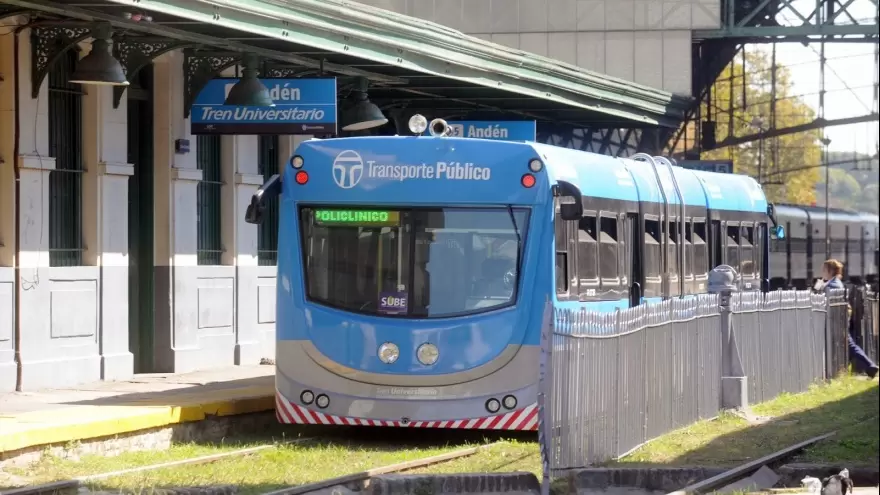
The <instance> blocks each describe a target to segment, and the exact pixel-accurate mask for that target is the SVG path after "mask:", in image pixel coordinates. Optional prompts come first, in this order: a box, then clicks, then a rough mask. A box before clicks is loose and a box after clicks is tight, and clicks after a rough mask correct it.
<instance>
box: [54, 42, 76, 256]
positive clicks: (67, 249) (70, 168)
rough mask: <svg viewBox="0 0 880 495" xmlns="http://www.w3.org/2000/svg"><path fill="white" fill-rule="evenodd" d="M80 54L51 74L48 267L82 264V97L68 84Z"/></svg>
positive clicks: (70, 55) (64, 60) (73, 52)
mask: <svg viewBox="0 0 880 495" xmlns="http://www.w3.org/2000/svg"><path fill="white" fill-rule="evenodd" d="M76 60H77V52H76V50H70V51H68V52H67V53H65V54H64V55H62V56H61V57H60V59H59V60H58V61H57V62H56V63H55V64H54V66H53V68H52V70H51V71H50V72H49V154H50V155H51V156H53V157H55V170H53V171H51V172H49V265H50V266H80V265H82V264H83V238H82V177H83V172H84V171H85V170H84V167H83V159H82V144H83V138H82V95H83V91H82V88H81V87H80V85H79V84H73V83H70V82H68V79H70V75H71V74H72V73H73V70H74V66H75V65H76Z"/></svg>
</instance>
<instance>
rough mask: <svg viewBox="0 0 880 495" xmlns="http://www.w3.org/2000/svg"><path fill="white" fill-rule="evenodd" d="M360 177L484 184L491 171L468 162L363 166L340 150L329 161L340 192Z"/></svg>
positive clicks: (353, 154)
mask: <svg viewBox="0 0 880 495" xmlns="http://www.w3.org/2000/svg"><path fill="white" fill-rule="evenodd" d="M364 175H366V176H367V177H370V178H371V179H386V180H392V181H399V182H403V181H405V180H411V179H428V180H431V179H443V180H467V181H488V180H491V178H492V169H490V168H489V167H480V166H478V165H474V164H473V163H471V162H465V163H461V162H442V161H438V162H435V163H421V164H419V165H401V164H396V163H382V162H378V161H376V160H367V161H366V164H365V163H364V159H363V158H362V157H361V155H360V154H359V153H358V152H356V151H353V150H346V151H343V152H342V153H339V154H338V155H336V159H335V160H333V181H334V182H336V185H337V186H339V187H341V188H342V189H351V188H353V187H355V186H356V185H358V183H360V181H361V179H363V178H364Z"/></svg>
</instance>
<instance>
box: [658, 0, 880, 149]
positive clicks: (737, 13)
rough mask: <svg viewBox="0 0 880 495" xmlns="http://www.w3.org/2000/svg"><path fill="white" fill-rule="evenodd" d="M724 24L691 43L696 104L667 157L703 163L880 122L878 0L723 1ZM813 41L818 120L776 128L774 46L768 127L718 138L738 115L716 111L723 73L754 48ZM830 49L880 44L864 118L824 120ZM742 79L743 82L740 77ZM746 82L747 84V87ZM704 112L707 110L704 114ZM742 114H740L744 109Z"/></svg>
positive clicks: (740, 128) (734, 128) (735, 129)
mask: <svg viewBox="0 0 880 495" xmlns="http://www.w3.org/2000/svg"><path fill="white" fill-rule="evenodd" d="M721 8H722V16H721V17H722V23H721V27H720V28H719V29H716V30H704V31H696V32H695V33H694V44H693V67H694V69H693V74H694V77H693V88H694V95H695V96H697V101H695V102H694V104H693V106H692V107H691V108H690V110H689V112H688V116H687V118H686V119H685V123H684V124H683V125H682V126H681V127H680V128H679V129H678V131H677V132H676V133H675V134H674V136H673V137H672V139H670V140H669V142H668V143H667V144H666V147H665V150H664V151H665V152H666V153H668V154H671V155H674V156H677V157H679V158H689V159H697V158H699V155H700V152H701V151H708V150H712V149H716V148H724V147H727V146H733V145H738V144H743V143H749V142H755V141H759V140H762V139H770V138H775V137H779V136H784V135H787V134H794V133H799V132H805V131H809V130H813V129H821V128H825V127H831V126H838V125H848V124H856V123H862V122H871V121H877V120H878V86H877V85H878V80H877V79H878V76H877V74H878V71H880V53H878V50H880V44H878V42H880V0H724V1H722V2H721ZM792 42H796V43H802V44H804V45H805V46H806V45H807V44H808V43H816V44H818V45H819V48H818V54H817V55H818V58H819V74H818V79H819V92H818V96H819V107H818V114H817V115H816V117H815V119H814V120H813V121H812V122H809V123H807V124H800V125H796V126H791V127H779V126H777V120H778V119H777V115H776V104H775V102H776V100H777V97H776V94H775V92H776V89H777V88H776V84H775V80H776V77H775V76H776V71H777V65H776V60H775V47H774V50H773V62H772V64H771V68H770V70H771V79H772V80H773V81H774V82H773V83H772V84H771V92H772V93H773V94H772V95H771V102H770V115H767V116H765V118H764V121H765V124H766V125H763V126H761V128H760V129H755V128H754V127H753V126H748V125H728V126H727V129H728V130H729V132H728V134H727V135H724V136H719V135H716V125H715V124H716V123H717V122H724V121H726V122H728V123H730V122H731V121H732V120H733V119H734V116H733V115H732V113H733V111H732V110H730V111H729V110H726V109H723V110H722V109H718V108H716V107H715V106H714V105H713V95H712V91H711V90H712V86H713V84H714V83H715V82H716V81H718V78H719V76H720V75H721V74H722V72H723V70H724V69H725V67H727V65H728V64H730V63H731V62H732V61H734V60H735V58H736V57H737V56H742V55H743V53H744V49H745V47H746V46H747V45H750V44H774V45H775V44H776V43H792ZM827 43H863V44H864V43H870V44H873V45H874V67H873V72H874V75H875V79H874V97H873V103H872V105H871V106H870V108H866V111H865V113H864V114H863V115H859V116H854V117H847V118H841V119H826V118H825V94H826V72H827V59H826V56H825V47H826V44H827ZM740 79H743V78H740ZM743 84H745V82H744V81H743ZM706 109H709V110H708V111H706ZM737 110H742V108H739V109H737Z"/></svg>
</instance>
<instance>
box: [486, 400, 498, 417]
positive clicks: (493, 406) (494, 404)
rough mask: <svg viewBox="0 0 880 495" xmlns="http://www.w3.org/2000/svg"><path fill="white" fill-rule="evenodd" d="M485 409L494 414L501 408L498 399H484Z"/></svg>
mask: <svg viewBox="0 0 880 495" xmlns="http://www.w3.org/2000/svg"><path fill="white" fill-rule="evenodd" d="M486 410H487V411H489V412H490V413H492V414H495V413H497V412H498V411H499V410H501V403H500V402H498V399H489V400H487V401H486Z"/></svg>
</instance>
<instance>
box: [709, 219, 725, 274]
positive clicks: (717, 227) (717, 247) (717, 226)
mask: <svg viewBox="0 0 880 495" xmlns="http://www.w3.org/2000/svg"><path fill="white" fill-rule="evenodd" d="M711 227H712V231H711V232H710V234H711V235H712V240H711V242H710V243H709V249H710V251H709V254H711V255H712V257H711V258H710V260H709V268H715V267H717V266H718V265H722V264H724V240H725V239H727V235H726V234H727V231H726V229H727V227H725V226H724V224H722V223H721V222H720V221H718V220H712V224H711Z"/></svg>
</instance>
